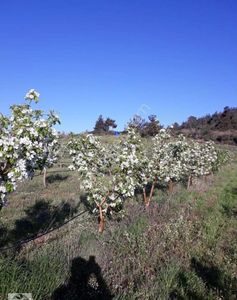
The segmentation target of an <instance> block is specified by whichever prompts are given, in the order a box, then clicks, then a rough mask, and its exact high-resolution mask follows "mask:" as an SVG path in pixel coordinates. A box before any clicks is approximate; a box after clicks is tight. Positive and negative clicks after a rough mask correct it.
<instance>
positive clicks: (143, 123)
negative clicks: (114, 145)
mask: <svg viewBox="0 0 237 300" xmlns="http://www.w3.org/2000/svg"><path fill="white" fill-rule="evenodd" d="M127 126H132V127H135V128H136V129H137V130H138V131H139V132H140V134H141V136H143V137H146V136H154V135H156V134H157V133H158V132H159V131H160V129H161V128H162V127H163V126H162V125H161V124H160V123H159V121H158V119H157V117H156V115H150V116H148V118H147V119H144V118H142V117H141V116H139V115H135V116H134V117H133V118H132V119H130V121H129V122H128V123H127V124H126V125H125V126H124V128H125V129H124V131H121V132H118V131H116V127H117V124H116V121H115V120H114V119H111V118H109V117H108V118H103V116H102V115H100V116H99V117H98V119H97V120H96V122H95V126H94V130H93V131H90V132H88V131H87V133H93V134H96V135H114V134H120V133H121V134H124V133H126V128H127ZM179 133H182V134H184V135H185V136H187V137H190V138H194V139H202V140H213V141H215V142H220V143H228V144H237V108H233V107H231V108H230V107H228V106H226V107H225V108H224V110H223V111H222V112H215V113H214V114H212V115H210V114H208V115H206V116H204V117H200V118H197V117H195V116H190V117H189V118H188V119H187V121H185V122H183V123H182V124H181V125H180V124H178V123H174V124H173V134H174V135H176V134H179ZM62 135H63V136H67V134H65V133H62ZM69 135H74V134H73V133H70V134H69Z"/></svg>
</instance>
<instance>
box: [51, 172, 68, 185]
mask: <svg viewBox="0 0 237 300" xmlns="http://www.w3.org/2000/svg"><path fill="white" fill-rule="evenodd" d="M68 177H69V175H61V174H51V175H47V178H46V181H47V183H54V182H55V181H64V180H66V179H68Z"/></svg>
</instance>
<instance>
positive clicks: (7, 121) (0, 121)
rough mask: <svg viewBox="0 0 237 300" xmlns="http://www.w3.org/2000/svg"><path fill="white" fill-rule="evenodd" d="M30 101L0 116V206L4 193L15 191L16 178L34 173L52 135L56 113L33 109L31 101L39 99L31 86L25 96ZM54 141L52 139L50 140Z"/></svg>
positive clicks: (25, 177)
mask: <svg viewBox="0 0 237 300" xmlns="http://www.w3.org/2000/svg"><path fill="white" fill-rule="evenodd" d="M25 99H26V101H29V104H22V105H13V106H12V107H11V117H6V116H3V115H1V116H0V134H1V135H0V207H2V206H3V205H4V203H5V202H6V196H7V194H9V193H10V192H12V191H14V190H15V189H16V187H17V182H18V181H22V180H24V179H27V178H31V177H32V176H33V175H34V171H35V169H37V168H38V167H39V163H40V162H42V160H43V159H44V157H45V145H46V144H47V145H49V143H48V138H49V136H50V135H54V130H53V128H52V127H53V126H54V125H55V124H56V123H58V122H59V120H58V117H57V116H56V115H54V114H53V113H50V114H49V115H48V116H47V118H45V119H44V118H43V115H44V113H43V112H42V111H41V110H33V109H32V108H31V102H32V101H34V102H36V103H37V102H38V100H39V93H37V92H36V91H35V90H34V89H31V90H30V91H29V92H28V93H27V94H26V97H25ZM52 143H54V142H52Z"/></svg>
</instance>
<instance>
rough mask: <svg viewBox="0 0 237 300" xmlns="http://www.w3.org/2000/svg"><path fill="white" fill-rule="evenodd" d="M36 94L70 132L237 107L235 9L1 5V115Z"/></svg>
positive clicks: (168, 2) (186, 0) (150, 1)
mask: <svg viewBox="0 0 237 300" xmlns="http://www.w3.org/2000/svg"><path fill="white" fill-rule="evenodd" d="M30 88H35V89H36V90H38V91H39V92H40V93H41V102H40V103H39V105H38V106H39V107H40V108H42V109H44V110H48V109H54V110H55V111H57V112H58V113H59V114H60V116H61V121H62V125H61V127H60V130H64V131H67V132H68V131H75V132H79V131H82V130H86V129H89V130H90V129H92V128H93V126H94V123H95V120H96V119H97V118H98V115H99V114H102V115H104V116H105V117H107V116H109V117H111V118H114V119H115V120H116V121H117V124H118V128H119V129H123V128H124V124H126V123H127V121H128V120H129V119H130V118H131V117H132V116H133V115H134V114H136V113H140V114H141V115H142V116H143V117H146V116H147V115H149V114H156V115H157V116H158V118H159V119H160V121H161V123H162V124H165V125H167V124H171V123H173V122H175V121H178V122H181V121H184V120H185V119H186V118H187V117H188V116H190V115H195V116H201V115H205V114H206V113H213V112H215V111H221V110H222V109H223V107H224V106H237V1H236V0H162V1H161V0H136V1H135V0H117V1H115V0H106V1H104V0H100V1H99V0H94V1H90V0H84V1H81V0H57V1H56V0H44V1H43V0H40V1H39V0H31V1H29V0H21V1H19V0H1V1H0V111H1V112H3V113H7V112H8V107H9V105H11V104H13V103H20V102H21V101H22V100H23V97H24V95H25V92H26V91H27V90H28V89H30Z"/></svg>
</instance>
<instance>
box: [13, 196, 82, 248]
mask: <svg viewBox="0 0 237 300" xmlns="http://www.w3.org/2000/svg"><path fill="white" fill-rule="evenodd" d="M77 210H78V207H77V206H75V205H73V204H72V203H69V202H62V203H61V204H60V205H58V206H54V205H51V204H50V203H49V202H46V201H45V200H39V201H37V202H36V203H35V204H34V205H33V206H31V207H29V208H27V209H26V210H25V214H26V216H25V217H23V218H21V219H19V220H16V221H15V227H14V228H13V229H12V230H11V231H10V232H9V239H10V242H13V243H14V242H15V241H19V240H22V239H27V238H29V237H30V238H33V237H36V236H37V235H38V234H40V233H43V232H46V231H47V230H50V229H53V228H56V227H58V226H60V225H62V224H63V223H64V222H65V221H66V220H67V219H68V218H69V217H71V216H73V215H74V214H75V213H76V212H77Z"/></svg>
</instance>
